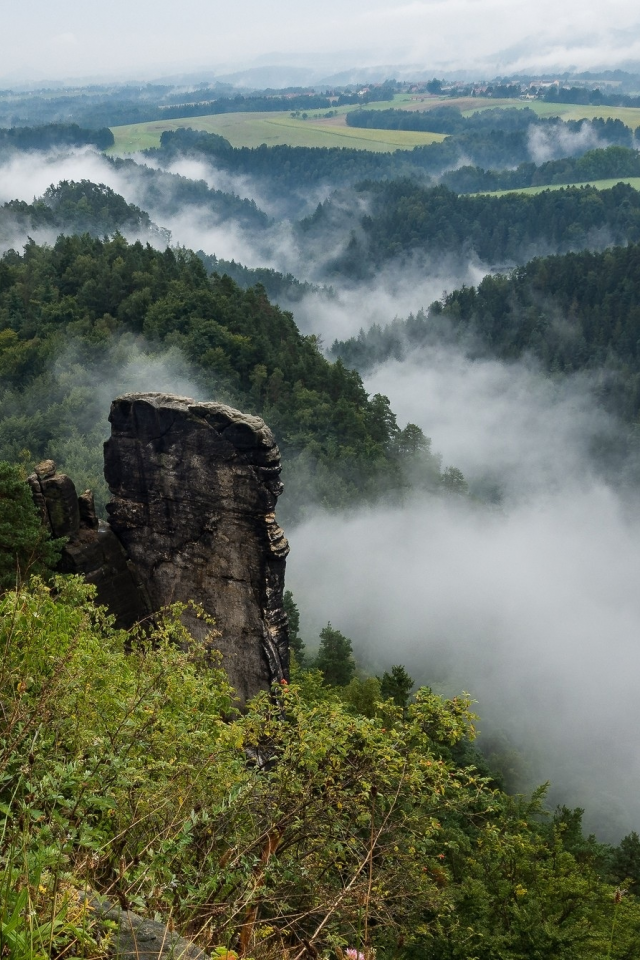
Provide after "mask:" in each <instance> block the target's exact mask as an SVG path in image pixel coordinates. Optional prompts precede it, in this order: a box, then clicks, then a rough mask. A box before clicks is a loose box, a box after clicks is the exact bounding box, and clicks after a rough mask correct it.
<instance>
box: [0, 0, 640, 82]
mask: <svg viewBox="0 0 640 960" xmlns="http://www.w3.org/2000/svg"><path fill="white" fill-rule="evenodd" d="M2 7H3V11H2V30H1V31H0V80H2V82H3V83H4V82H6V81H7V80H11V79H15V80H21V81H31V82H37V81H39V80H43V79H64V78H71V77H91V76H94V77H98V76H119V77H126V78H134V77H136V76H140V77H144V76H147V77H148V76H153V75H162V74H170V73H173V72H187V71H188V72H192V71H193V72H197V71H199V70H208V71H218V72H225V71H230V70H233V69H236V68H240V67H248V66H252V65H255V63H256V61H258V62H260V63H262V64H271V63H273V64H276V63H285V64H286V63H290V64H297V65H299V66H305V65H307V66H308V65H313V66H317V67H318V69H319V70H321V71H322V70H325V69H326V70H329V71H330V70H334V69H341V68H346V67H352V66H359V65H372V64H381V63H382V64H385V63H389V64H402V63H411V64H416V65H421V66H423V67H424V68H427V69H429V68H431V67H433V68H434V71H436V72H437V68H440V71H441V72H442V71H444V70H445V69H450V70H453V69H461V68H462V69H464V68H471V69H481V70H486V72H487V74H488V75H493V73H494V72H495V73H499V72H503V71H504V72H506V71H512V70H518V69H527V68H531V69H535V70H540V69H545V68H548V69H549V70H551V71H553V70H556V69H558V68H560V67H564V68H571V67H576V68H578V69H588V68H589V67H598V66H603V65H611V66H617V65H620V64H622V65H628V64H629V63H631V62H633V61H640V9H639V8H638V4H637V3H635V2H631V0H608V2H606V3H605V2H603V0H600V2H597V3H595V2H593V0H592V2H588V0H587V2H586V3H585V2H584V0H535V2H533V0H415V2H411V0H410V2H404V3H403V2H395V3H394V2H389V0H347V2H345V0H322V2H314V3H311V2H304V0H303V2H301V0H270V2H269V3H267V2H265V0H235V2H234V3H224V4H223V3H221V2H219V0H218V2H216V0H179V2H178V0H108V2H106V3H105V2H102V3H98V2H96V0H56V2H55V3H52V2H51V0H21V2H20V3H10V2H9V0H3V3H2Z"/></svg>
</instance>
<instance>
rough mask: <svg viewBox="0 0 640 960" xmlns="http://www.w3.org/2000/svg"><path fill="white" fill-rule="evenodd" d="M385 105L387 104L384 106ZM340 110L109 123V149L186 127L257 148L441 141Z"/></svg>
mask: <svg viewBox="0 0 640 960" xmlns="http://www.w3.org/2000/svg"><path fill="white" fill-rule="evenodd" d="M386 106H388V104H386ZM348 109H353V108H342V109H341V110H340V112H339V113H338V114H337V115H336V116H333V117H329V118H327V117H323V116H322V114H323V113H325V114H326V111H317V110H316V111H310V112H309V114H308V117H307V119H306V120H303V119H302V117H292V116H291V114H290V113H284V112H283V113H221V114H216V115H214V116H208V117H185V118H184V119H178V120H166V121H163V120H153V121H151V122H149V123H132V124H128V125H127V126H122V127H112V128H111V129H112V132H113V135H114V137H115V144H114V146H113V147H111V148H110V149H109V151H108V152H109V153H112V154H123V153H135V152H136V151H137V150H145V149H147V148H148V147H157V146H159V145H160V136H161V134H162V133H163V132H164V131H165V130H179V129H181V128H185V127H191V129H192V130H203V131H205V132H206V133H218V134H220V135H221V136H223V137H226V139H227V140H228V141H229V142H230V143H231V144H232V146H234V147H259V146H260V144H262V143H266V144H267V146H270V147H272V146H277V145H280V144H286V145H288V146H291V147H351V148H353V149H356V150H374V151H376V152H386V153H388V152H391V151H393V150H401V149H402V150H407V149H411V147H417V146H423V145H424V144H428V143H439V142H440V141H441V140H444V139H445V138H444V135H443V134H440V133H417V132H414V131H411V130H360V129H358V128H357V127H348V126H347V125H346V123H345V119H344V117H345V114H346V113H347V112H348Z"/></svg>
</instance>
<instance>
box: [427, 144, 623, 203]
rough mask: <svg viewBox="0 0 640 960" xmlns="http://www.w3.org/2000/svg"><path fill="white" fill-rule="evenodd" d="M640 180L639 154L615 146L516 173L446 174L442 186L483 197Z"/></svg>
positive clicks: (465, 170)
mask: <svg viewBox="0 0 640 960" xmlns="http://www.w3.org/2000/svg"><path fill="white" fill-rule="evenodd" d="M638 176H640V156H639V155H638V151H637V150H632V149H629V148H628V147H616V146H611V147H607V148H606V149H604V150H602V149H600V150H589V151H587V153H584V154H583V155H582V156H581V157H563V158H562V159H560V160H548V161H547V162H546V163H541V164H540V165H539V166H536V164H535V163H523V164H520V166H518V167H517V168H516V169H515V170H483V169H482V168H481V167H471V166H464V167H460V168H458V169H457V170H450V171H448V172H447V173H445V174H444V175H443V177H442V178H441V182H442V183H444V184H445V185H446V186H448V187H449V188H450V189H451V190H455V191H456V192H457V193H479V192H480V191H483V190H521V189H523V188H525V187H539V186H548V185H552V184H557V183H585V182H586V181H587V180H591V181H593V180H609V179H612V178H614V177H620V178H621V179H622V178H627V177H638Z"/></svg>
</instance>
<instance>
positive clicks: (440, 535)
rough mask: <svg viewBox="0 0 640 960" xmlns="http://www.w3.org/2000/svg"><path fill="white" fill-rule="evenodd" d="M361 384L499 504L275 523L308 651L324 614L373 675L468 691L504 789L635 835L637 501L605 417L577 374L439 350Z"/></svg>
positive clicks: (639, 764) (415, 507)
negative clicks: (497, 757) (537, 792)
mask: <svg viewBox="0 0 640 960" xmlns="http://www.w3.org/2000/svg"><path fill="white" fill-rule="evenodd" d="M366 385H367V388H368V389H369V390H371V391H374V390H375V391H379V392H382V393H384V394H386V395H387V396H388V397H389V398H390V400H391V406H392V408H393V409H394V411H396V413H398V415H399V419H400V421H401V422H402V423H404V422H405V420H411V421H413V422H417V423H418V424H420V426H422V427H423V429H424V430H425V432H426V433H427V434H428V435H430V436H431V437H432V439H433V447H434V449H435V450H438V451H440V452H441V453H442V454H443V455H444V462H445V463H446V464H452V463H453V464H455V465H457V466H459V467H460V468H461V469H462V470H463V472H464V473H465V475H466V476H467V478H468V479H469V480H470V481H471V484H472V487H473V486H474V485H475V487H476V489H478V490H483V491H485V492H486V491H487V490H495V491H496V493H497V494H499V503H497V504H494V505H491V504H486V503H478V502H476V501H474V499H473V498H472V499H471V500H469V501H466V500H463V499H459V498H453V499H451V498H448V499H442V498H438V497H433V496H431V497H426V496H421V497H415V498H414V499H412V500H410V501H409V502H405V503H399V502H398V503H395V504H391V505H385V506H381V507H378V508H367V509H363V510H359V511H354V512H352V513H348V514H345V515H340V516H335V515H333V516H331V515H328V514H326V513H318V514H316V515H315V516H313V517H312V518H311V519H309V520H308V521H306V522H305V523H303V524H302V525H301V526H299V527H297V528H295V529H294V530H292V531H289V534H290V539H291V544H292V553H291V559H290V563H289V568H288V585H289V587H290V588H291V589H292V590H293V592H294V596H295V597H296V600H297V602H298V603H299V604H300V606H301V608H302V611H303V623H304V628H305V633H306V635H307V637H308V638H309V640H310V641H311V644H313V639H312V638H313V637H314V636H316V637H317V634H318V631H319V629H320V628H321V627H322V626H323V625H324V623H326V621H327V620H328V619H331V621H332V623H333V624H334V626H336V627H339V628H340V629H341V630H343V631H344V632H345V633H346V634H347V635H348V636H350V637H351V638H352V639H353V641H354V647H355V650H356V653H357V654H359V655H360V657H361V658H362V659H363V661H365V662H366V663H367V664H368V665H371V666H372V667H374V668H375V669H376V670H377V671H378V672H379V671H381V670H383V669H385V668H388V667H389V666H390V665H391V664H392V663H399V662H400V663H404V664H405V665H406V666H407V668H408V669H409V671H410V672H411V673H412V675H413V676H414V677H415V678H416V680H418V681H419V682H421V683H430V684H433V685H435V686H436V687H437V689H439V690H442V691H445V692H448V693H451V692H459V691H460V690H462V689H466V690H468V691H469V692H470V693H471V694H472V696H473V697H474V698H475V699H476V700H477V701H478V706H477V709H478V712H479V714H480V717H481V722H480V728H481V730H482V734H483V736H482V737H481V742H484V744H485V746H487V748H488V749H490V750H493V749H494V747H495V744H496V743H498V744H500V743H501V744H503V746H504V744H505V743H506V744H510V745H511V746H513V747H515V748H516V749H517V750H518V751H520V755H521V764H520V766H521V769H520V772H519V774H518V775H516V776H515V778H514V779H512V782H511V785H512V786H516V787H518V788H525V789H529V788H531V787H532V786H534V785H535V783H536V782H542V781H544V780H546V779H551V781H552V791H551V800H552V802H566V803H569V804H572V805H580V806H584V807H586V808H587V823H588V824H589V825H590V826H592V827H596V828H597V829H598V830H599V832H600V834H601V836H603V837H607V838H610V839H615V838H616V837H619V836H621V835H622V834H624V833H626V832H628V831H629V830H632V829H635V828H637V827H638V825H639V821H640V800H639V799H638V795H637V777H638V774H640V754H639V753H638V751H637V748H636V745H635V736H636V735H635V685H636V675H637V673H638V670H639V669H640V647H638V642H637V638H638V635H639V634H640V594H639V593H638V590H637V571H638V569H640V510H639V509H638V504H637V503H635V502H634V501H633V499H632V498H629V497H623V496H622V495H621V493H620V492H619V491H618V490H617V489H616V488H615V487H614V486H613V485H612V484H611V483H608V482H606V481H604V480H603V479H602V478H601V476H600V473H599V471H598V469H597V468H596V467H595V465H594V462H593V460H592V457H591V448H592V446H593V444H594V441H597V438H598V437H601V436H603V435H608V434H609V433H611V432H615V431H616V430H617V429H618V425H617V424H616V423H615V422H614V421H613V420H611V419H610V418H608V417H607V415H606V414H604V413H603V412H602V411H601V410H599V409H598V408H597V407H596V406H595V405H594V403H593V401H592V399H591V397H590V394H589V392H588V384H587V382H586V381H582V380H576V381H573V382H571V381H564V382H563V383H557V384H556V383H554V382H553V381H552V380H551V379H549V378H547V377H546V376H544V375H543V374H542V373H540V372H539V371H538V370H536V368H535V367H534V366H527V365H526V364H515V365H512V366H506V365H503V364H500V363H497V362H495V361H491V360H470V359H469V358H467V357H465V356H464V354H463V353H462V352H460V351H459V350H458V349H457V348H451V347H436V348H430V349H429V350H426V351H424V352H423V353H421V354H419V355H417V356H414V357H413V358H412V359H410V360H408V361H406V362H405V363H398V362H395V361H394V362H390V363H387V364H384V365H383V366H381V367H380V368H378V369H377V370H376V371H374V373H373V374H372V375H371V376H370V377H368V378H367V379H366ZM285 496H286V493H285ZM498 752H500V750H499V751H498Z"/></svg>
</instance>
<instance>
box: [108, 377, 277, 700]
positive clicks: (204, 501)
mask: <svg viewBox="0 0 640 960" xmlns="http://www.w3.org/2000/svg"><path fill="white" fill-rule="evenodd" d="M109 419H110V422H111V438H110V440H108V441H107V443H106V444H105V477H106V479H107V483H108V484H109V488H110V490H111V493H112V495H113V499H112V500H111V501H110V503H109V504H108V505H107V511H108V514H109V520H110V525H111V528H112V530H113V531H114V532H115V534H116V535H117V537H118V539H119V540H120V542H121V543H122V544H123V546H124V548H125V551H126V553H127V556H128V557H129V559H130V560H131V561H132V562H133V564H134V566H135V569H136V570H137V572H138V575H139V577H140V579H141V581H142V584H143V586H144V588H145V591H146V594H147V595H148V597H149V601H150V604H151V607H152V609H153V610H158V609H160V608H161V607H163V606H165V605H167V604H169V603H172V602H175V601H188V600H195V601H196V602H197V603H199V604H200V605H201V606H202V607H203V608H204V609H205V610H206V612H207V613H208V614H210V615H212V616H213V617H214V618H215V621H216V627H217V630H218V631H219V632H220V638H219V639H217V640H216V646H218V647H219V649H220V650H221V651H222V654H223V662H224V666H225V668H226V669H227V671H228V674H229V678H230V680H231V683H232V684H233V686H234V687H235V688H236V690H237V692H238V694H239V695H240V697H241V698H242V699H243V700H245V699H246V698H248V697H250V696H252V695H253V694H255V693H256V692H257V691H258V690H260V689H267V688H268V687H269V685H270V683H271V682H273V681H274V680H279V679H283V678H285V677H286V676H287V674H288V635H287V620H286V615H285V613H284V610H283V607H282V594H283V586H284V570H285V557H286V556H287V553H288V551H289V546H288V544H287V541H286V539H285V537H284V534H283V532H282V530H281V529H280V527H279V526H278V524H277V523H276V520H275V515H274V510H275V505H276V500H277V498H278V496H279V495H280V493H281V491H282V484H281V482H280V454H279V451H278V448H277V446H276V444H275V441H274V438H273V434H272V433H271V431H270V430H269V428H268V427H267V426H266V425H265V424H264V422H263V421H262V420H260V419H259V418H257V417H252V416H249V415H247V414H243V413H240V412H239V411H237V410H233V409H232V408H230V407H227V406H224V405H223V404H216V403H198V402H196V401H194V400H191V399H189V398H187V397H176V396H172V395H166V394H159V393H148V394H127V395H125V396H122V397H119V398H118V399H116V400H115V401H114V402H113V404H112V406H111V413H110V416H109ZM185 624H186V626H187V627H188V629H189V631H190V632H191V634H192V635H193V636H194V637H195V638H196V639H204V637H205V635H206V633H207V630H208V628H207V627H206V625H205V624H203V623H202V622H201V621H200V620H198V618H197V617H196V616H195V615H193V614H192V613H190V612H187V613H186V614H185Z"/></svg>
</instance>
